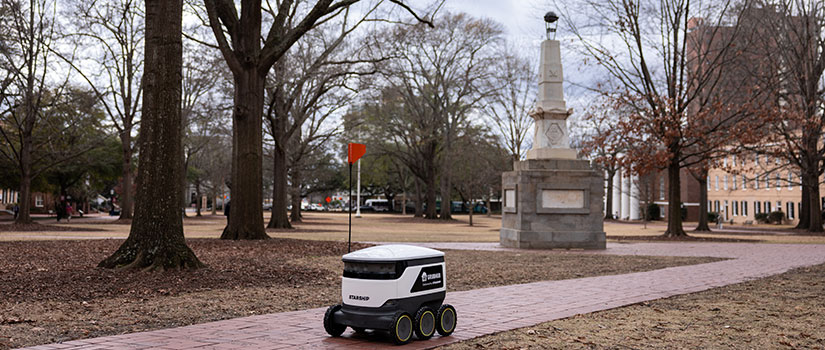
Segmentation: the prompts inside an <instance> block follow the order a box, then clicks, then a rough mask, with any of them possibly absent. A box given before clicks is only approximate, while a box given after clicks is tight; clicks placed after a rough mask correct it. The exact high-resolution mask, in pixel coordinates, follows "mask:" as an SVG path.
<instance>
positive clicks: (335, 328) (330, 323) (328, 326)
mask: <svg viewBox="0 0 825 350" xmlns="http://www.w3.org/2000/svg"><path fill="white" fill-rule="evenodd" d="M338 310H341V304H338V305H332V306H330V307H329V308H327V312H326V313H324V330H325V331H327V333H328V334H329V335H331V336H333V337H340V336H341V334H344V331H345V330H347V326H345V325H342V324H338V323H335V321H334V320H333V319H332V314H334V313H335V312H336V311H338Z"/></svg>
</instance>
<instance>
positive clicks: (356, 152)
mask: <svg viewBox="0 0 825 350" xmlns="http://www.w3.org/2000/svg"><path fill="white" fill-rule="evenodd" d="M364 153H367V146H366V145H363V144H360V143H350V144H349V147H347V161H348V162H349V163H350V164H352V163H355V162H357V161H358V159H361V157H362V156H364Z"/></svg>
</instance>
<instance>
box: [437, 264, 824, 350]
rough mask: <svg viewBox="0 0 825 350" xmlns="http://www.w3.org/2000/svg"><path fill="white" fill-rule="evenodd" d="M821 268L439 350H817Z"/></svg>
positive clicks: (821, 324) (821, 330) (821, 312)
mask: <svg viewBox="0 0 825 350" xmlns="http://www.w3.org/2000/svg"><path fill="white" fill-rule="evenodd" d="M823 287H825V265H818V266H812V267H808V268H801V269H797V270H794V271H791V272H787V273H784V274H781V275H776V276H773V277H769V278H764V279H759V280H755V281H750V282H746V283H740V284H735V285H730V286H726V287H721V288H715V289H711V290H708V291H704V292H700V293H694V294H686V295H680V296H675V297H671V298H667V299H659V300H655V301H652V302H646V303H641V304H636V305H632V306H628V307H622V308H618V309H613V310H606V311H601V312H594V313H590V314H586V315H579V316H575V317H572V318H568V319H563V320H557V321H552V322H547V323H543V324H540V325H537V326H534V327H527V328H521V329H516V330H512V331H507V332H501V333H498V334H494V335H489V336H484V337H479V338H475V339H472V340H469V341H465V342H461V343H457V344H453V345H449V346H445V347H443V349H445V350H467V349H473V350H477V349H825V317H823V316H825V298H823V293H822V290H823Z"/></svg>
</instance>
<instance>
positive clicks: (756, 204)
mask: <svg viewBox="0 0 825 350" xmlns="http://www.w3.org/2000/svg"><path fill="white" fill-rule="evenodd" d="M761 212H762V203H759V201H754V202H753V213H754V214H759V213H761Z"/></svg>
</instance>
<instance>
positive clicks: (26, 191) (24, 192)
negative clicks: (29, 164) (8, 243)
mask: <svg viewBox="0 0 825 350" xmlns="http://www.w3.org/2000/svg"><path fill="white" fill-rule="evenodd" d="M21 153H22V152H21ZM29 157H30V156H29ZM25 158H26V156H25V155H24V156H22V157H21V159H25ZM30 173H31V171H30V170H27V169H26V168H25V167H24V169H23V175H22V177H21V179H20V194H19V195H18V196H17V197H18V199H19V202H20V203H19V204H18V207H19V211H18V213H17V219H15V220H14V223H15V224H31V223H32V218H31V207H32V191H31V189H32V183H31V175H30Z"/></svg>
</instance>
